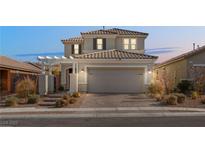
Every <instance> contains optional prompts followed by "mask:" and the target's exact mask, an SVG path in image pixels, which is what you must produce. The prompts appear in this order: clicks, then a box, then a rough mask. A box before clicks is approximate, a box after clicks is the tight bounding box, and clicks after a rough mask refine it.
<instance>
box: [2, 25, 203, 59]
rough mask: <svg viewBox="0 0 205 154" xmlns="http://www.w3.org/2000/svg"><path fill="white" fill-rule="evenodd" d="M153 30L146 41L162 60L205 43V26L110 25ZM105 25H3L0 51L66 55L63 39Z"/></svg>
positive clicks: (29, 55) (149, 51)
mask: <svg viewBox="0 0 205 154" xmlns="http://www.w3.org/2000/svg"><path fill="white" fill-rule="evenodd" d="M114 27H116V28H122V29H129V30H136V31H142V32H147V33H149V36H148V38H147V39H146V41H145V48H146V53H147V54H152V55H157V56H159V60H158V62H161V61H165V60H167V59H169V58H171V57H173V56H177V55H179V54H182V53H184V52H188V51H190V50H192V43H193V42H195V43H196V45H200V46H203V45H205V27H159V26H157V27H150V26H146V27H139V26H136V27H134V26H106V27H105V28H106V29H108V28H114ZM97 29H102V26H74V27H71V26H67V27H56V26H55V27H52V26H44V27H0V54H1V55H6V56H9V57H12V58H15V59H18V60H23V61H36V58H37V56H38V55H40V56H61V55H63V50H64V48H63V44H62V43H61V41H60V40H61V39H65V38H70V37H75V36H79V35H80V32H85V31H92V30H97Z"/></svg>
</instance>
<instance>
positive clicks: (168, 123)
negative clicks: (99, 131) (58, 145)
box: [0, 116, 205, 127]
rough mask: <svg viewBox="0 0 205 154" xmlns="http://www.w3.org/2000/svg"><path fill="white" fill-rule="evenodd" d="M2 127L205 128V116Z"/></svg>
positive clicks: (7, 122) (23, 121)
mask: <svg viewBox="0 0 205 154" xmlns="http://www.w3.org/2000/svg"><path fill="white" fill-rule="evenodd" d="M0 126H1V127H6V126H14V127H204V126H205V116H193V117H192V116H189V117H183V116H179V117H124V118H122V117H121V118H118V117H113V118H64V117H62V118H45V117H41V118H33V117H32V118H17V119H15V118H12V119H6V118H4V119H3V118H1V119H0Z"/></svg>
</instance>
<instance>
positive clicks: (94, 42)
mask: <svg viewBox="0 0 205 154" xmlns="http://www.w3.org/2000/svg"><path fill="white" fill-rule="evenodd" d="M96 49H97V39H96V38H94V39H93V50H96Z"/></svg>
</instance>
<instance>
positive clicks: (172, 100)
mask: <svg viewBox="0 0 205 154" xmlns="http://www.w3.org/2000/svg"><path fill="white" fill-rule="evenodd" d="M167 104H168V105H177V96H175V95H170V96H169V98H168V100H167Z"/></svg>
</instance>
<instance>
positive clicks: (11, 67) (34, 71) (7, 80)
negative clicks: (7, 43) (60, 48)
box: [0, 56, 41, 94]
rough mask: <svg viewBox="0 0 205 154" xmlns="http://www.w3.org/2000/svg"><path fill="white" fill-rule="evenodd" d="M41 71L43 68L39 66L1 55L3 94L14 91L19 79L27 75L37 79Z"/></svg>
mask: <svg viewBox="0 0 205 154" xmlns="http://www.w3.org/2000/svg"><path fill="white" fill-rule="evenodd" d="M40 72H41V70H40V69H39V68H38V67H35V66H33V65H30V64H27V63H23V62H19V61H16V60H13V59H11V58H8V57H5V56H0V91H1V94H2V93H3V94H8V93H14V92H15V88H16V83H17V81H19V80H22V79H24V78H25V77H29V78H31V79H32V80H35V81H36V80H37V79H38V74H40Z"/></svg>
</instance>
